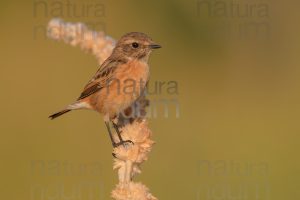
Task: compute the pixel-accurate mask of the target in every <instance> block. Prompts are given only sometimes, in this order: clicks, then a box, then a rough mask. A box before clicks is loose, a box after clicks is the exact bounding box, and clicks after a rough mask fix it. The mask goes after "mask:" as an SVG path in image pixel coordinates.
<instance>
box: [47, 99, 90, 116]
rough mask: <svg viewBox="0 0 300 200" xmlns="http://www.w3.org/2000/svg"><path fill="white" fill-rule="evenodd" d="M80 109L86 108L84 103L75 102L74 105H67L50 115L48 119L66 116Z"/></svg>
mask: <svg viewBox="0 0 300 200" xmlns="http://www.w3.org/2000/svg"><path fill="white" fill-rule="evenodd" d="M82 108H88V107H87V104H86V103H84V102H75V103H72V104H70V105H68V106H67V107H66V108H65V109H63V110H61V111H59V112H57V113H54V114H53V115H50V116H49V118H50V119H55V118H57V117H60V116H61V115H63V114H66V113H67V112H70V111H72V110H77V109H82Z"/></svg>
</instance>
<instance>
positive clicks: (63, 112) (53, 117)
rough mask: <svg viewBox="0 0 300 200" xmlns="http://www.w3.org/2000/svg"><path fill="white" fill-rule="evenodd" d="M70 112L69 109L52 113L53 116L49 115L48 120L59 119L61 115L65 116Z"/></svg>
mask: <svg viewBox="0 0 300 200" xmlns="http://www.w3.org/2000/svg"><path fill="white" fill-rule="evenodd" d="M70 111H71V109H64V110H62V111H59V112H57V113H54V114H53V115H50V116H49V118H50V119H55V118H57V117H60V116H61V115H63V114H66V113H67V112H70Z"/></svg>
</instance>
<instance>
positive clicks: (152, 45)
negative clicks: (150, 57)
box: [149, 44, 161, 49]
mask: <svg viewBox="0 0 300 200" xmlns="http://www.w3.org/2000/svg"><path fill="white" fill-rule="evenodd" d="M149 47H150V49H159V48H161V46H160V45H159V44H150V45H149Z"/></svg>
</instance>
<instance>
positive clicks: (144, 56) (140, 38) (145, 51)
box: [113, 32, 161, 61]
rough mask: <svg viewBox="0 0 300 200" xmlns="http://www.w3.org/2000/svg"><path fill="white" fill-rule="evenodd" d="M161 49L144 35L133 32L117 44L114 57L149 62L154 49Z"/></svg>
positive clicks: (124, 36)
mask: <svg viewBox="0 0 300 200" xmlns="http://www.w3.org/2000/svg"><path fill="white" fill-rule="evenodd" d="M158 48H161V46H160V45H158V44H156V43H154V42H153V40H152V39H151V38H150V37H149V36H148V35H146V34H144V33H139V32H131V33H127V34H125V35H123V36H122V37H121V38H120V40H119V41H118V42H117V44H116V47H115V49H114V51H113V54H114V56H118V57H119V56H121V57H122V56H125V57H126V58H129V59H141V60H144V61H147V60H148V58H149V55H150V53H151V51H152V50H153V49H158Z"/></svg>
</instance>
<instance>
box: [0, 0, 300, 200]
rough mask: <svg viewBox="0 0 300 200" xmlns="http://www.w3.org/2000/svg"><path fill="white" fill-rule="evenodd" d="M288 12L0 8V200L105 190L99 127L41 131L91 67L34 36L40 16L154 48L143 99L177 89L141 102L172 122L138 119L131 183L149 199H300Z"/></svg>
mask: <svg viewBox="0 0 300 200" xmlns="http://www.w3.org/2000/svg"><path fill="white" fill-rule="evenodd" d="M220 2H221V3H220ZM70 4H71V5H70ZM68 5H69V6H71V7H72V8H71V9H74V8H75V12H74V10H73V11H72V10H68V9H69V8H70V7H68ZM97 5H100V7H96V6H97ZM60 6H62V7H61V9H60ZM101 6H102V8H104V10H102V11H100V12H98V11H99V10H101ZM87 7H90V9H89V11H86V10H85V9H87ZM298 8H299V2H292V1H291V2H288V1H284V2H281V3H280V2H275V1H251V2H250V1H242V0H235V1H227V0H224V1H219V3H217V4H216V2H214V1H207V2H203V1H201V0H199V1H197V0H187V1H186V0H173V1H139V0H126V1H121V0H115V1H102V0H99V1H96V0H88V1H71V0H70V1H67V0H65V1H64V0H58V1H55V0H52V1H50V0H44V1H38V0H34V1H32V0H31V1H8V0H1V3H0V25H1V31H0V44H1V48H0V55H1V59H0V66H1V67H0V77H1V79H0V80H1V84H0V88H1V97H2V103H1V105H0V110H1V115H0V124H1V125H0V131H1V139H0V152H1V153H0V154H1V162H0V177H1V181H0V199H7V200H8V199H11V200H19V199H24V200H27V199H30V200H48V199H49V200H50V199H52V200H53V199H55V200H61V199H62V200H63V199H69V200H71V199H72V200H73V199H74V200H77V199H78V200H79V199H80V200H81V199H88V200H93V199H110V191H111V190H112V189H113V188H114V185H115V183H117V175H116V172H115V171H113V170H112V156H111V151H112V147H111V144H110V141H109V138H108V136H107V133H106V129H105V126H104V124H103V121H102V116H100V115H98V114H97V113H95V112H90V111H76V112H73V113H70V114H68V115H66V116H64V117H63V118H60V119H58V120H55V121H50V120H49V119H48V118H47V116H48V115H49V114H51V113H53V112H55V111H57V110H59V109H60V108H62V107H63V106H65V105H66V104H68V103H70V102H72V101H73V100H74V99H75V98H76V97H77V96H78V95H79V93H80V91H81V89H82V87H83V86H84V85H85V84H86V82H87V81H88V80H89V78H90V77H91V76H92V75H93V74H94V73H95V71H96V70H97V68H98V65H97V62H96V59H95V58H94V57H93V56H92V55H91V54H88V53H83V52H82V51H81V50H80V49H79V48H78V47H76V48H74V47H71V46H69V45H66V44H64V43H63V42H56V41H53V40H50V39H47V38H46V37H45V34H43V31H42V30H43V28H42V29H38V31H37V27H44V28H46V26H47V23H48V22H49V20H50V19H52V18H53V17H60V18H62V19H64V20H66V21H70V22H84V23H88V24H90V28H92V29H93V28H95V29H96V30H102V29H104V30H105V31H106V33H107V34H109V35H110V36H112V37H113V38H116V39H117V38H119V37H120V36H122V35H123V34H124V33H126V32H131V31H141V32H145V33H147V34H148V35H150V36H151V37H152V38H153V39H154V40H155V41H157V43H160V44H161V45H162V46H163V48H162V49H160V50H158V51H155V52H154V53H153V54H152V56H151V59H150V64H151V83H150V87H152V89H153V88H154V87H155V82H156V81H160V82H168V81H176V82H177V83H178V94H177V95H175V94H168V93H167V92H166V88H164V89H162V94H156V95H151V98H152V99H154V100H160V99H177V100H178V102H179V103H180V116H179V118H176V116H175V113H176V112H175V110H174V107H170V115H169V117H168V118H164V116H163V109H162V108H160V109H159V113H158V116H157V117H156V118H154V117H152V118H150V119H149V121H150V126H151V129H152V131H153V139H154V140H155V141H156V145H155V146H154V149H153V151H152V152H151V154H150V159H149V161H147V162H146V163H144V164H143V165H142V174H141V175H139V176H138V177H137V178H136V180H138V181H141V182H143V183H144V184H146V185H147V186H148V187H149V188H150V190H151V192H152V193H153V194H154V195H155V196H156V197H158V198H159V199H197V200H199V199H201V200H202V199H203V200H215V199H216V200H217V199H218V200H223V199H226V200H227V199H235V200H239V199H241V200H256V199H257V200H258V199H259V200H265V199H267V200H268V199H272V200H277V199H278V200H282V199H289V200H292V199H295V200H296V199H299V198H300V192H299V186H300V185H299V178H300V175H299V173H300V171H299V169H300V166H299V164H300V161H299V157H298V156H299V151H300V143H299V139H300V138H299V131H300V128H299V127H300V126H299V116H300V115H299V114H300V106H299V103H300V94H299V89H300V80H299V75H300V68H299V64H300V60H299V52H300V51H299V50H300V37H299V34H300V26H299V20H298V19H299V17H300V16H299V11H298ZM82 9H83V10H82ZM84 10H85V11H84ZM68 12H69V13H68ZM95 12H98V13H95ZM209 12H210V14H209ZM261 23H262V24H261ZM249 24H250V26H248V25H249ZM261 25H262V27H261ZM245 27H246V28H245ZM253 27H254V29H253Z"/></svg>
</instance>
